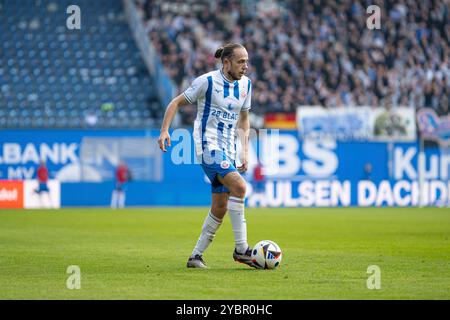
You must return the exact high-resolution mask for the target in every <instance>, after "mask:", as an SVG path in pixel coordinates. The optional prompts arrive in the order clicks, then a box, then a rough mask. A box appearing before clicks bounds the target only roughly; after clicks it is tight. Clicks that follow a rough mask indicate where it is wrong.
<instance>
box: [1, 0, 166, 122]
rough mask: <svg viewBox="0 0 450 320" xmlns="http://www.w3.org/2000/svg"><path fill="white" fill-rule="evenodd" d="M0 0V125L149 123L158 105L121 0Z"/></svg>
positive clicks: (153, 117)
mask: <svg viewBox="0 0 450 320" xmlns="http://www.w3.org/2000/svg"><path fill="white" fill-rule="evenodd" d="M71 4H72V2H71V1H70V0H58V1H56V0H53V1H52V0H50V1H40V0H23V1H15V0H4V1H0V17H1V18H0V29H1V30H2V32H0V42H1V44H2V46H1V53H0V128H130V127H133V128H135V127H149V126H151V125H152V124H153V119H155V118H160V117H161V112H162V111H161V110H162V108H161V104H160V103H159V100H158V97H157V95H156V94H155V93H154V90H153V83H152V79H151V77H150V75H149V73H148V71H147V69H146V67H145V65H144V63H143V61H142V59H141V57H140V52H139V50H138V49H137V47H136V44H135V42H134V40H133V38H132V35H131V32H130V29H129V27H128V23H127V21H126V18H125V15H124V12H123V5H122V1H120V0H117V1H109V0H95V1H89V0H79V1H76V4H77V5H79V6H80V8H81V29H80V30H69V29H68V28H67V26H66V19H67V18H68V16H69V14H67V13H66V8H67V7H68V6H70V5H71Z"/></svg>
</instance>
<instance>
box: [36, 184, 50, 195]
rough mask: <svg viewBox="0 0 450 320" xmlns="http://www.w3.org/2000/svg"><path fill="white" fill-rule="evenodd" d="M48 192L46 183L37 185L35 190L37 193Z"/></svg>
mask: <svg viewBox="0 0 450 320" xmlns="http://www.w3.org/2000/svg"><path fill="white" fill-rule="evenodd" d="M49 191H50V190H49V189H48V186H47V184H46V183H41V182H40V183H39V188H38V189H37V191H36V192H37V193H39V192H49Z"/></svg>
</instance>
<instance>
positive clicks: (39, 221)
mask: <svg viewBox="0 0 450 320" xmlns="http://www.w3.org/2000/svg"><path fill="white" fill-rule="evenodd" d="M206 213H207V208H150V209H125V210H116V211H113V210H109V209H95V208H91V209H64V210H55V211H45V210H33V211H25V210H17V211H15V210H3V211H0V299H220V300H221V299H268V300H274V299H450V240H449V237H450V209H436V208H435V209H432V208H424V209H419V208H408V209H400V208H398V209H394V208H392V209H387V208H368V209H366V208H364V209H363V208H334V209H303V208H295V209H294V208H293V209H269V208H267V209H257V208H249V209H247V211H246V218H247V226H248V227H247V229H248V236H249V243H250V244H251V245H253V244H255V243H256V242H257V241H259V240H263V239H270V240H274V241H275V242H277V243H278V244H279V245H280V247H281V248H282V250H283V261H282V263H281V266H280V268H278V269H276V270H254V269H251V268H249V267H247V266H245V265H242V264H239V263H236V262H234V261H233V259H232V252H233V248H234V241H233V233H232V230H231V224H230V221H229V218H228V216H226V217H225V220H224V223H223V225H222V226H221V228H220V229H219V231H218V233H217V235H216V238H215V240H214V242H213V244H212V245H211V246H210V247H209V248H208V250H207V251H206V253H205V255H204V257H205V260H206V262H207V263H208V266H209V267H210V269H208V270H193V269H187V268H186V260H187V258H188V256H189V254H190V253H191V250H192V248H193V246H194V245H195V243H196V241H197V238H198V235H199V232H200V229H201V225H202V223H203V219H204V217H205V215H206ZM70 265H77V266H79V267H80V270H81V289H79V290H76V289H75V290H69V289H68V288H67V287H66V280H67V278H68V277H69V276H70V274H68V273H66V271H67V267H68V266H70ZM371 265H377V266H379V268H380V270H381V288H380V289H379V290H377V289H374V290H369V289H368V288H367V279H368V278H369V277H370V276H371V274H369V273H368V272H367V269H368V267H369V266H371Z"/></svg>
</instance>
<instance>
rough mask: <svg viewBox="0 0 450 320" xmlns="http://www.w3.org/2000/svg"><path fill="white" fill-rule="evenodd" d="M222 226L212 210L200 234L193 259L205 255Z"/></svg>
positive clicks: (193, 252)
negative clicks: (197, 255)
mask: <svg viewBox="0 0 450 320" xmlns="http://www.w3.org/2000/svg"><path fill="white" fill-rule="evenodd" d="M221 224H222V220H220V219H219V218H217V217H216V216H214V215H213V214H212V213H211V210H210V211H209V212H208V215H207V216H206V218H205V221H204V222H203V227H202V233H201V234H200V237H199V238H198V241H197V244H196V245H195V248H194V250H193V251H192V255H191V256H192V257H193V256H195V255H196V254H199V255H202V254H203V252H204V251H205V250H206V248H208V246H209V245H210V243H211V242H212V241H213V239H214V236H215V235H216V231H217V229H219V227H220V225H221Z"/></svg>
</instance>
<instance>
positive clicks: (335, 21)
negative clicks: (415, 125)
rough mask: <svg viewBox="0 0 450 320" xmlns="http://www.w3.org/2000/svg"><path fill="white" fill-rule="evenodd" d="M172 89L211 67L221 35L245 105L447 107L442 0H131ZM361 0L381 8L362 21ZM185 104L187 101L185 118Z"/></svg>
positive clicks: (448, 71) (449, 66)
mask: <svg viewBox="0 0 450 320" xmlns="http://www.w3.org/2000/svg"><path fill="white" fill-rule="evenodd" d="M135 1H136V3H137V4H138V5H139V6H140V8H141V13H142V16H143V19H145V21H146V28H147V30H148V33H149V37H150V38H151V40H152V43H153V45H154V46H155V48H156V50H157V51H158V52H159V54H160V58H161V60H162V62H163V64H164V66H165V68H166V70H167V71H168V73H169V75H170V76H171V77H172V79H174V82H175V83H176V85H177V86H178V89H179V91H180V92H181V91H183V90H185V89H186V88H187V87H188V86H189V84H190V82H191V81H192V80H193V79H194V78H195V77H197V76H199V75H201V74H203V73H206V72H209V71H211V70H213V69H217V68H219V67H220V61H218V60H216V59H215V58H214V52H215V50H216V49H217V48H218V47H219V46H221V45H222V44H225V43H228V42H239V43H242V44H243V45H244V46H245V47H246V48H247V51H248V52H249V57H250V68H249V71H248V76H249V77H250V78H251V79H252V82H253V85H254V86H253V88H254V91H253V99H252V111H253V112H255V113H257V114H264V113H265V112H268V111H281V112H293V111H295V109H296V107H297V106H299V105H321V106H325V107H328V108H335V107H345V106H374V107H377V106H385V107H396V106H409V107H411V108H422V107H429V108H433V109H435V110H436V112H437V113H438V114H441V115H442V114H447V113H448V110H449V104H450V101H449V96H450V23H449V21H450V8H449V2H448V1H446V0H442V1H439V0H424V1H417V0H395V1H373V0H371V1H364V0H358V1H335V0H329V1H328V0H309V1H308V0H303V1H302V0H296V1H284V2H275V1H251V0H246V1H233V0H229V1H228V0H223V1H213V2H207V1H203V2H202V1H200V2H199V1H195V2H192V1H174V2H170V3H164V2H163V1H160V0H135ZM370 5H378V6H379V8H380V9H381V20H380V22H381V23H380V27H381V28H380V29H373V30H371V29H369V28H368V27H367V19H368V18H369V17H370V15H371V14H369V13H367V12H366V9H367V7H368V6H370ZM194 117H195V108H194V107H191V108H187V109H185V112H184V121H185V122H186V123H190V122H191V121H192V119H193V118H194Z"/></svg>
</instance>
